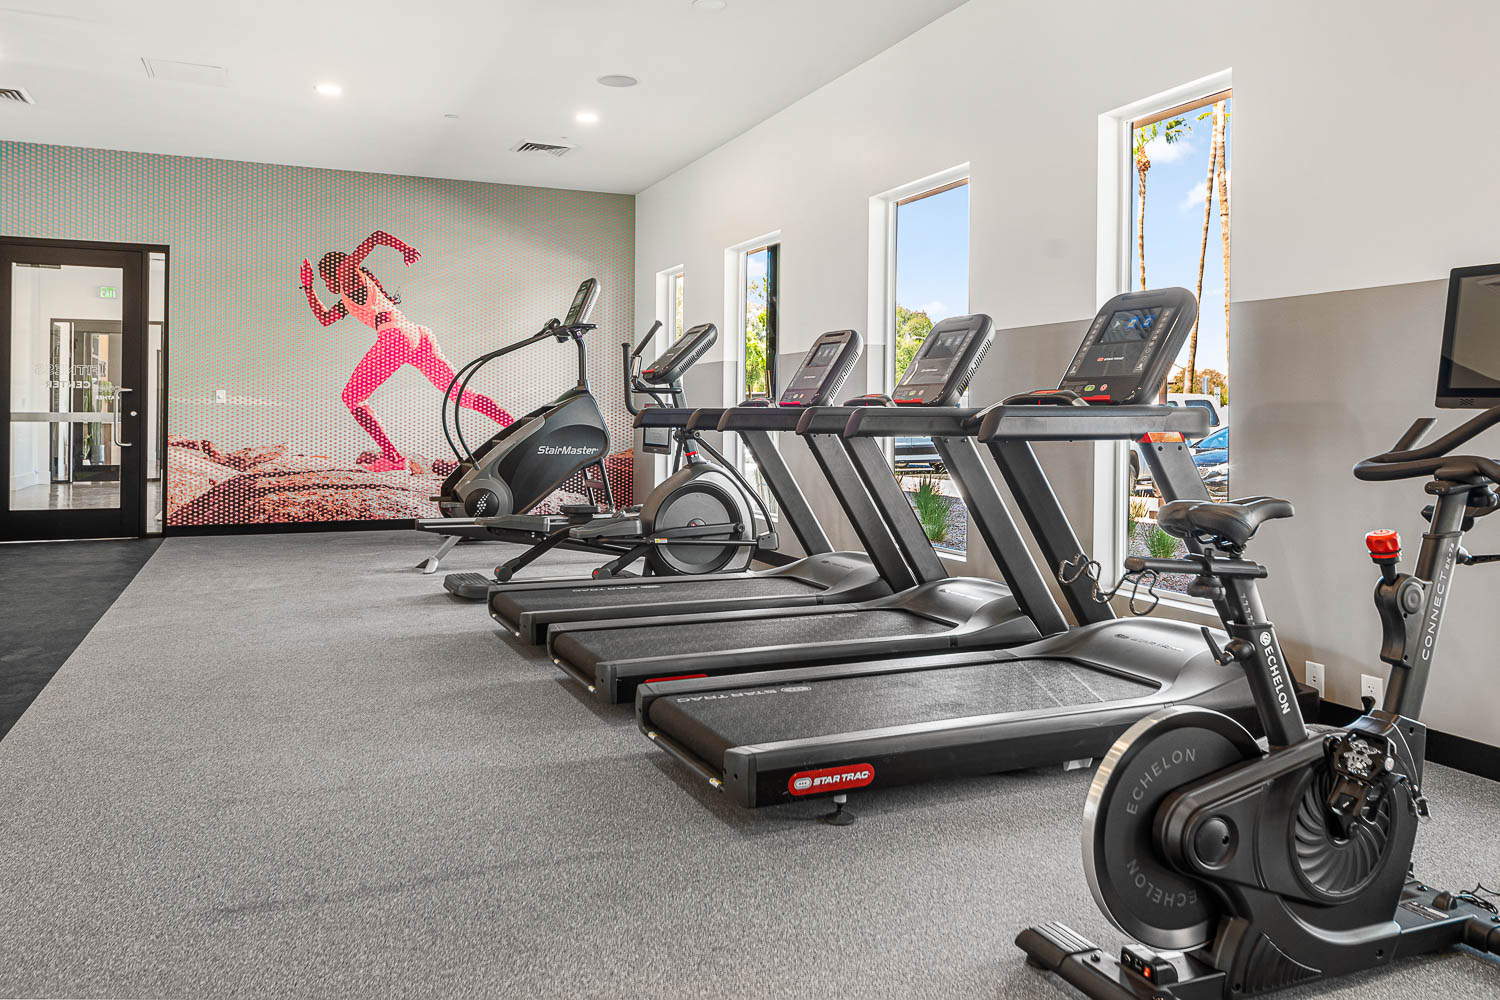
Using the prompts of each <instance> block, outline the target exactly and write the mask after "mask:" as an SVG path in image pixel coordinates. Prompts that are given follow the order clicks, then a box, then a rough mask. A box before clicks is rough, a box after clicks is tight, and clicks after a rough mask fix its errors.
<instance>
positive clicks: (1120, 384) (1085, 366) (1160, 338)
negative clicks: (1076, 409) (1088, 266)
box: [1058, 288, 1198, 403]
mask: <svg viewBox="0 0 1500 1000" xmlns="http://www.w3.org/2000/svg"><path fill="white" fill-rule="evenodd" d="M1197 315H1198V305H1197V302H1196V300H1194V298H1193V294H1192V293H1191V292H1189V291H1188V290H1187V289H1184V288H1165V289H1160V290H1157V291H1146V292H1130V293H1126V294H1124V295H1117V296H1115V297H1114V298H1113V299H1111V300H1110V301H1109V302H1107V303H1105V306H1104V308H1103V309H1101V310H1099V315H1097V316H1095V317H1094V322H1093V323H1091V324H1089V331H1088V334H1087V335H1086V336H1085V337H1084V339H1083V344H1082V346H1080V347H1079V348H1078V353H1077V354H1076V355H1075V356H1074V358H1073V363H1072V364H1071V365H1069V366H1068V373H1067V375H1066V376H1064V377H1063V380H1062V384H1061V385H1059V386H1058V388H1059V389H1069V390H1071V391H1073V392H1076V393H1077V394H1078V395H1080V396H1082V397H1084V398H1085V399H1087V400H1088V401H1089V402H1090V403H1153V402H1155V401H1156V399H1157V396H1158V394H1159V393H1160V392H1161V388H1162V385H1163V384H1164V383H1165V382H1166V378H1167V372H1168V370H1169V369H1170V368H1171V365H1172V362H1173V361H1175V360H1176V359H1177V352H1178V351H1179V350H1180V349H1181V348H1182V344H1183V341H1185V340H1186V339H1187V335H1188V331H1189V330H1190V329H1191V328H1192V325H1193V319H1194V318H1195V317H1196V316H1197Z"/></svg>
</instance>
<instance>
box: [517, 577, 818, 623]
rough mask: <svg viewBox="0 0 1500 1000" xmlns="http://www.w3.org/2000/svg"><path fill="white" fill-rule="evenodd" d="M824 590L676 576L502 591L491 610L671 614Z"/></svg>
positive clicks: (800, 583) (780, 580)
mask: <svg viewBox="0 0 1500 1000" xmlns="http://www.w3.org/2000/svg"><path fill="white" fill-rule="evenodd" d="M822 589H824V588H822V587H820V586H818V585H816V584H812V583H808V582H807V581H805V580H798V579H795V578H793V577H789V576H787V577H760V578H754V577H752V578H750V579H738V580H703V581H700V582H694V581H693V580H692V578H691V577H685V578H683V577H675V578H672V579H671V580H669V581H667V582H652V581H649V580H643V581H641V582H640V583H630V584H624V585H622V586H611V587H599V586H590V585H589V584H588V583H587V582H585V581H581V580H580V581H579V582H578V585H577V586H574V587H562V586H558V587H548V588H547V589H545V590H518V591H516V592H514V593H512V594H507V593H505V592H504V591H501V592H500V593H498V594H496V595H495V597H494V609H495V610H496V611H497V612H499V613H500V614H502V615H505V616H506V619H507V620H508V621H515V620H516V619H517V618H518V617H519V616H520V615H521V614H523V613H525V612H527V611H544V610H546V611H552V610H556V611H572V610H573V609H574V608H586V607H590V606H597V607H604V606H606V605H608V606H611V607H613V606H617V605H631V604H664V605H669V608H668V609H666V610H664V611H663V613H664V614H668V613H671V610H672V609H673V608H675V604H676V602H677V601H679V600H681V601H713V600H719V599H721V598H724V599H731V600H732V599H734V598H736V597H747V598H748V597H777V596H780V595H783V594H786V595H792V594H805V593H807V592H808V591H820V590H822Z"/></svg>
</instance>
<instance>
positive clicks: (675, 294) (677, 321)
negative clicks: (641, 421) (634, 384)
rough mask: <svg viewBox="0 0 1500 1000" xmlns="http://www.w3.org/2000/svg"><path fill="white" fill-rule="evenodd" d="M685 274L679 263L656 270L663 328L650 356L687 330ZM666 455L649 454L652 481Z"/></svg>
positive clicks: (663, 469)
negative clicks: (650, 456) (684, 301)
mask: <svg viewBox="0 0 1500 1000" xmlns="http://www.w3.org/2000/svg"><path fill="white" fill-rule="evenodd" d="M686 280H687V279H686V274H685V272H684V271H683V269H682V268H681V267H669V268H667V269H666V270H665V271H658V272H657V273H656V318H657V319H659V320H661V325H662V328H661V330H659V331H658V332H657V336H656V339H655V340H654V341H653V342H652V350H651V356H652V357H656V356H658V355H660V354H661V353H662V352H663V351H665V350H666V349H667V348H668V347H670V346H671V345H673V344H675V343H676V342H677V338H678V337H681V336H682V335H683V333H685V332H686V331H687V323H686V322H685V311H684V309H683V297H684V288H685V285H686ZM669 461H670V460H669V459H668V457H667V456H666V455H653V456H652V462H651V467H652V475H653V477H654V479H653V482H657V483H659V482H661V481H662V480H664V479H666V478H667V476H668V475H670V469H669V468H668V465H669Z"/></svg>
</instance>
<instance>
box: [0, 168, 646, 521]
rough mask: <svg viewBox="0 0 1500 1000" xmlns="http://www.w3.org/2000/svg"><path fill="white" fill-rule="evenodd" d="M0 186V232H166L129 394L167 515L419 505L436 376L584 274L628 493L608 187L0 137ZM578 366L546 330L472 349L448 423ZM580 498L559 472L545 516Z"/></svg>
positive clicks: (56, 235)
mask: <svg viewBox="0 0 1500 1000" xmlns="http://www.w3.org/2000/svg"><path fill="white" fill-rule="evenodd" d="M0 190H7V191H25V192H26V197H24V198H0V232H5V233H8V234H16V235H28V236H38V237H47V238H52V239H81V240H101V241H106V242H130V243H150V244H162V245H165V246H168V247H169V248H170V253H169V254H168V261H167V267H166V271H165V276H164V277H165V280H164V281H163V285H164V286H165V287H166V289H167V294H166V297H165V299H163V298H162V296H161V288H160V287H157V288H156V289H155V291H153V294H152V301H151V304H150V309H151V314H150V317H149V318H150V322H151V324H152V326H153V329H154V330H159V331H160V335H161V338H162V343H163V345H164V346H163V350H162V351H161V352H160V355H159V357H157V358H156V364H157V365H158V366H159V367H157V368H156V369H155V371H154V374H153V377H152V380H151V382H150V385H149V386H147V385H143V386H140V387H137V388H138V391H139V392H140V393H141V397H142V398H143V399H145V398H146V397H148V396H149V397H150V400H151V403H152V406H153V408H157V407H159V408H160V410H158V411H157V412H161V411H164V412H165V423H166V427H165V430H166V442H165V444H166V447H165V449H164V450H163V451H162V459H163V462H164V465H165V483H164V484H163V483H162V482H160V481H159V480H158V479H157V478H156V477H157V472H156V467H155V466H154V465H153V470H152V472H151V477H152V481H151V483H150V484H149V487H148V488H149V489H150V490H152V491H159V492H160V493H162V494H164V500H165V503H164V511H163V514H164V523H165V525H166V527H167V528H168V529H172V528H214V529H233V528H235V527H237V526H244V525H275V524H293V523H298V522H302V523H305V522H322V523H329V522H351V521H368V520H382V521H399V520H409V519H411V518H414V517H428V516H436V515H437V513H438V511H437V505H436V504H435V503H433V502H432V500H431V497H432V496H433V495H435V494H436V493H437V492H438V491H439V490H440V488H441V486H442V481H443V478H444V475H445V473H446V472H447V471H449V470H451V469H452V468H453V467H454V463H455V460H454V457H453V454H452V452H451V450H450V449H449V447H448V445H447V443H446V441H445V440H444V438H443V432H442V426H441V422H440V417H439V413H440V408H439V402H440V400H441V398H442V394H443V392H444V391H445V390H446V389H447V388H448V384H449V381H450V380H451V379H452V373H453V369H454V368H455V367H460V366H462V365H463V363H464V362H466V361H468V360H470V359H471V358H474V357H477V356H478V355H480V354H483V353H485V352H487V351H491V350H494V349H495V348H496V347H499V346H501V345H504V344H508V343H512V342H514V341H517V340H520V339H522V338H524V337H526V336H529V335H530V334H532V333H534V332H535V331H536V330H537V329H538V328H540V327H541V325H542V324H543V323H544V322H546V320H547V319H548V318H549V317H552V316H557V315H559V311H560V310H562V309H564V308H566V306H567V303H568V302H569V301H570V299H571V297H572V295H573V292H574V290H575V289H576V288H577V287H578V283H579V282H580V281H582V280H583V279H584V278H598V279H599V281H600V284H601V287H602V293H601V296H600V299H599V303H598V306H597V307H596V308H595V310H594V316H593V319H594V321H595V322H596V323H598V324H599V329H598V330H596V331H594V332H593V333H592V334H590V340H589V343H588V345H587V346H588V349H589V359H588V361H589V376H590V380H591V382H592V383H593V385H594V389H595V394H596V397H597V399H598V401H599V406H600V408H601V410H602V411H603V413H604V417H605V420H606V422H607V423H608V425H609V431H610V439H611V451H612V452H613V455H612V457H611V459H610V460H609V462H608V469H609V473H610V479H611V483H612V485H613V486H614V490H615V496H616V498H617V500H619V501H620V502H622V503H628V502H629V499H630V496H631V492H632V490H631V487H632V485H633V483H632V479H633V473H632V461H631V455H632V452H631V449H632V444H633V440H634V436H633V431H632V429H631V418H630V415H629V414H628V413H627V412H626V410H625V407H624V403H623V400H622V399H621V386H620V378H621V376H620V370H619V353H618V352H619V344H620V342H621V341H622V340H625V339H628V338H630V337H631V336H632V332H633V330H634V329H635V326H636V323H635V318H634V300H635V274H634V231H635V230H634V226H635V224H634V212H633V200H632V199H631V198H630V197H629V196H628V195H613V194H603V193H597V192H586V191H564V190H552V189H547V188H535V187H520V186H515V185H504V184H486V183H480V182H476V181H460V180H449V179H442V178H430V177H402V176H395V175H389V174H372V173H356V172H351V171H341V170H323V169H316V168H311V167H296V166H286V165H278V164H266V163H245V162H238V161H233V160H213V159H206V158H199V157H182V156H161V155H157V154H150V153H132V152H126V151H118V150H102V149H80V148H76V147H68V146H48V145H40V144H33V143H13V142H4V141H0ZM393 234H394V235H393ZM419 251H420V252H419ZM345 319H347V320H349V322H340V320H345ZM154 335H155V334H154ZM576 365H577V361H576V355H575V354H574V352H573V350H572V348H571V346H569V345H558V346H557V347H556V349H555V350H553V349H551V347H550V345H549V346H548V347H542V348H538V349H537V350H534V351H526V352H523V353H520V354H517V355H515V356H514V357H513V358H510V357H508V358H505V359H502V362H501V363H496V364H493V365H490V366H488V367H487V368H486V369H485V370H484V371H483V372H482V373H481V374H480V375H479V376H478V377H477V378H476V379H475V381H474V384H472V385H471V386H469V391H468V393H467V394H466V395H465V398H464V400H463V403H464V408H463V409H462V417H463V428H464V433H465V435H466V436H467V438H468V439H469V440H470V441H471V442H477V441H482V440H484V439H485V438H487V437H489V436H490V435H491V434H494V433H496V432H497V431H498V430H499V429H500V428H502V427H504V426H506V425H507V424H510V423H511V421H512V419H513V418H515V419H519V418H520V417H521V416H522V415H523V414H526V413H529V412H531V411H532V410H534V409H536V408H537V407H539V406H543V405H545V404H547V403H549V402H551V401H552V400H553V399H555V398H556V397H557V396H558V395H559V394H561V393H562V392H563V391H565V390H566V389H568V388H570V387H571V386H572V385H573V384H574V383H575V382H576V381H577V367H576ZM157 376H161V377H157ZM154 453H155V449H153V454H154ZM571 485H572V486H578V487H581V484H578V483H575V484H571ZM581 495H582V490H581V488H579V489H570V488H569V485H567V484H565V486H564V489H563V491H561V492H559V493H558V494H557V495H555V496H554V497H552V498H551V499H550V500H549V501H548V502H547V503H546V504H545V505H544V506H543V508H542V509H549V508H553V509H555V506H556V504H557V503H559V502H566V501H567V500H568V499H570V498H572V497H574V496H581Z"/></svg>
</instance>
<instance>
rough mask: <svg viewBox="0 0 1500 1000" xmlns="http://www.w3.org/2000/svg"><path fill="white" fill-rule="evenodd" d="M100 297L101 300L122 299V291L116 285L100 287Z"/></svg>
mask: <svg viewBox="0 0 1500 1000" xmlns="http://www.w3.org/2000/svg"><path fill="white" fill-rule="evenodd" d="M99 297H100V298H101V299H118V298H119V297H120V290H119V289H118V288H116V287H115V286H114V285H100V286H99Z"/></svg>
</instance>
